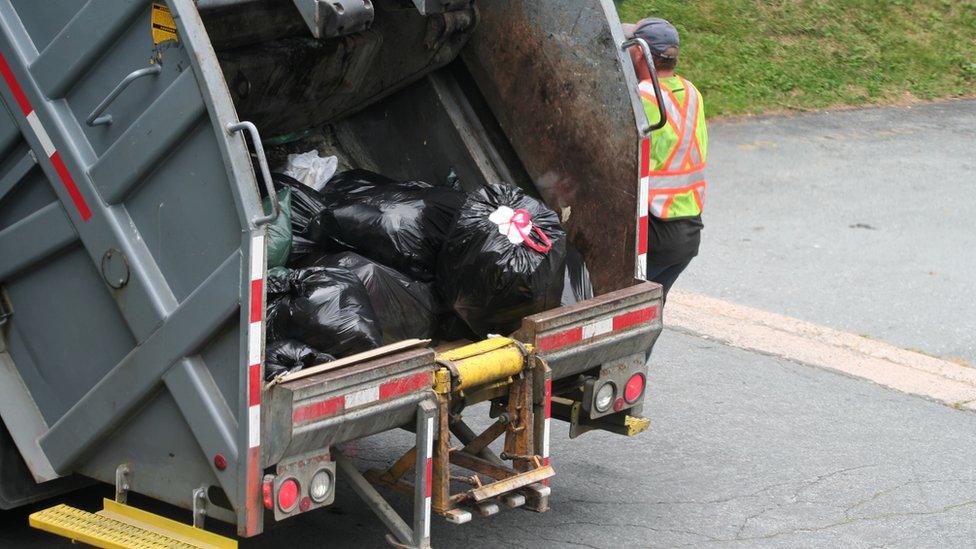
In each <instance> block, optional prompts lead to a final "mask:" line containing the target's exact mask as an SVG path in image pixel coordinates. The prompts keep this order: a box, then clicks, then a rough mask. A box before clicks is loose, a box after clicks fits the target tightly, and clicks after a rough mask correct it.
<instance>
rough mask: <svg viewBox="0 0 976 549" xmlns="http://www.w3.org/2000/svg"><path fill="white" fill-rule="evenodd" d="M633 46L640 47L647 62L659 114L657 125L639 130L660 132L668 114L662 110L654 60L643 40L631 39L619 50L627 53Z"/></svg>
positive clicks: (662, 96)
mask: <svg viewBox="0 0 976 549" xmlns="http://www.w3.org/2000/svg"><path fill="white" fill-rule="evenodd" d="M634 46H640V49H641V51H642V52H644V61H645V62H647V70H649V71H650V72H651V85H653V86H654V97H655V98H656V99H657V110H658V112H660V113H661V119H660V120H658V122H657V124H654V125H653V126H649V127H646V128H641V133H642V134H644V135H648V134H649V133H651V132H652V131H654V130H660V129H661V128H663V127H664V125H665V124H667V123H668V112H667V110H666V109H665V108H664V95H662V94H661V82H659V81H658V79H657V69H655V68H654V60H653V58H652V57H651V48H650V47H649V46H648V45H647V41H645V40H644V39H643V38H631V39H630V40H627V41H626V42H624V43H623V44H621V45H620V49H622V50H624V51H627V50H629V49H630V48H632V47H634Z"/></svg>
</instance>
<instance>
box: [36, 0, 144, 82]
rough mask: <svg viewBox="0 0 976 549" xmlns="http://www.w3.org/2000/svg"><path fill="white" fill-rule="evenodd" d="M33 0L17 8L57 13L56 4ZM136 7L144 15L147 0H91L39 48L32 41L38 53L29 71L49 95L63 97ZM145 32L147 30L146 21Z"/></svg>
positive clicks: (115, 38)
mask: <svg viewBox="0 0 976 549" xmlns="http://www.w3.org/2000/svg"><path fill="white" fill-rule="evenodd" d="M37 4H39V3H38V2H35V3H34V4H33V5H31V6H29V7H28V6H24V7H23V8H21V10H18V12H20V11H25V12H27V11H29V12H33V13H32V15H34V16H35V17H41V16H46V15H48V14H52V13H57V12H58V11H59V9H58V8H59V7H60V6H55V5H49V6H48V5H45V6H43V7H41V6H38V5H37ZM140 11H144V12H145V13H146V16H147V18H148V14H149V3H148V2H146V1H145V0H114V1H113V0H92V1H90V2H88V3H87V4H85V6H84V7H83V8H82V9H81V10H80V11H79V12H78V13H77V14H75V16H74V17H73V18H72V19H71V21H69V22H68V24H67V25H66V26H65V27H64V28H63V29H62V30H61V31H60V32H59V33H58V35H57V36H56V37H55V38H54V40H52V41H51V43H50V44H48V45H47V47H45V48H43V50H42V49H41V47H40V46H39V45H38V44H37V43H36V42H35V46H36V47H37V50H38V51H40V52H41V54H40V56H39V57H38V58H37V59H36V60H35V61H34V63H33V64H32V65H31V72H33V73H34V77H35V78H37V81H38V84H40V86H41V89H42V90H43V92H44V94H45V95H46V96H48V97H50V98H60V97H63V96H64V94H65V92H66V91H67V90H68V88H69V87H70V86H71V85H72V84H73V83H74V82H75V80H76V79H77V78H79V77H80V76H81V75H82V74H83V73H84V72H85V71H86V69H88V68H89V67H90V66H91V64H92V63H93V62H95V60H96V59H98V58H99V57H101V56H102V54H104V53H105V50H106V49H107V47H108V46H109V45H110V44H112V43H118V42H121V41H118V36H119V34H120V33H121V32H123V31H125V30H126V29H127V28H128V27H129V22H130V20H131V19H132V18H133V17H134V16H136V15H137V14H138V13H139V12H140ZM22 17H23V16H22ZM145 32H147V33H148V32H149V26H148V24H147V26H146V27H145ZM113 85H114V84H113Z"/></svg>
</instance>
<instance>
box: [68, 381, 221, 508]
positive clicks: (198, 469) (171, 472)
mask: <svg viewBox="0 0 976 549" xmlns="http://www.w3.org/2000/svg"><path fill="white" fill-rule="evenodd" d="M147 433H152V434H155V436H149V437H147V436H146V435H147ZM121 463H129V464H130V465H131V467H132V474H131V476H130V482H129V484H130V487H131V488H132V491H133V492H136V493H139V494H144V495H147V496H150V497H154V498H158V499H161V500H164V501H167V502H169V503H171V504H173V505H177V506H179V507H182V508H184V509H192V507H193V503H192V499H191V498H192V496H193V490H194V489H195V488H199V487H201V486H211V485H216V484H217V479H216V478H215V477H214V475H213V472H212V471H211V470H210V466H209V464H208V460H207V456H205V455H204V454H203V452H202V451H201V450H200V448H199V446H198V445H197V443H196V439H194V437H193V434H192V433H191V432H190V430H189V428H188V427H187V426H186V423H185V422H184V421H183V417H182V415H181V414H180V411H179V409H178V408H177V406H176V404H175V403H174V402H173V397H172V396H170V394H169V393H167V392H166V391H165V390H164V391H160V392H158V393H157V394H156V396H155V397H153V399H152V401H151V402H150V403H149V404H148V405H147V406H145V407H144V408H142V409H141V410H140V411H139V413H138V414H133V415H132V416H131V418H130V421H128V422H127V423H126V424H124V425H122V426H120V427H119V428H118V429H117V430H116V432H115V433H113V437H112V442H111V443H110V444H106V445H104V446H102V447H99V448H98V449H97V453H95V454H93V455H92V457H91V459H90V460H87V461H86V463H85V465H84V466H83V467H82V468H81V469H80V472H81V473H82V474H84V475H87V476H90V477H92V478H96V479H98V480H101V481H103V482H108V483H114V482H115V468H116V467H117V466H118V465H119V464H121ZM207 516H208V517H214V518H217V519H220V520H224V521H231V522H232V521H233V515H232V514H230V513H228V512H223V513H221V512H220V510H219V508H217V507H214V506H210V505H208V506H207ZM185 517H186V519H185V520H186V521H189V519H190V515H189V514H187V515H185Z"/></svg>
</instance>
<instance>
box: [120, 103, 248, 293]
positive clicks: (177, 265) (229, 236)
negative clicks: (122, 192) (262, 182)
mask: <svg viewBox="0 0 976 549" xmlns="http://www.w3.org/2000/svg"><path fill="white" fill-rule="evenodd" d="M219 156H220V151H218V150H217V145H216V143H214V140H213V134H212V133H211V131H210V125H209V122H206V121H205V122H203V123H201V124H199V125H197V127H196V128H194V130H193V131H192V132H191V133H189V134H188V135H187V137H186V140H185V141H184V142H183V143H182V146H181V147H180V148H179V149H177V150H176V151H174V152H173V154H172V155H171V156H169V157H168V158H167V159H166V161H165V163H164V164H163V165H161V166H160V167H159V168H158V169H157V170H156V171H155V172H153V173H152V175H150V176H149V177H148V178H146V180H145V181H144V182H143V184H142V186H141V187H140V188H139V190H138V191H136V192H135V193H134V194H133V195H132V197H131V198H129V200H128V201H127V202H126V204H125V206H126V209H127V210H128V211H129V214H130V215H131V216H132V221H133V222H134V223H135V224H136V227H137V228H138V230H139V234H141V235H142V238H143V240H144V241H145V243H146V246H147V247H148V248H149V250H150V251H151V252H152V254H153V257H154V258H155V260H156V264H157V265H158V267H159V270H160V271H161V272H162V273H163V276H165V277H166V281H167V282H168V283H169V286H170V288H171V289H172V291H173V295H175V296H176V299H177V300H183V299H184V298H185V297H186V296H187V295H189V293H190V292H191V291H193V290H194V289H195V288H196V287H197V286H198V285H200V283H201V282H203V280H204V279H205V278H206V277H208V276H209V275H210V273H212V272H213V271H214V270H215V269H216V268H217V267H218V266H219V265H220V263H221V262H222V261H223V260H224V259H226V258H227V256H228V255H230V253H231V251H232V250H236V249H238V248H239V247H240V239H241V230H240V226H239V225H238V222H237V210H236V209H235V208H234V199H233V196H232V194H231V190H230V188H229V187H228V186H227V184H226V178H227V176H226V175H225V173H224V169H223V166H222V165H220V164H217V163H215V162H212V161H210V160H211V159H213V158H217V157H219Z"/></svg>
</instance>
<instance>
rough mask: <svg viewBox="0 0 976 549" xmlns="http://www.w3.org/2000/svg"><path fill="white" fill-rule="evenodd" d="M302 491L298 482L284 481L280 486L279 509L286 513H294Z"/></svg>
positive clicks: (291, 479) (290, 479)
mask: <svg viewBox="0 0 976 549" xmlns="http://www.w3.org/2000/svg"><path fill="white" fill-rule="evenodd" d="M300 491H301V490H300V489H299V486H298V481H297V480H295V479H293V478H289V479H285V480H284V481H282V482H281V484H279V485H278V498H277V499H278V508H279V509H281V510H282V512H285V513H289V512H291V511H293V510H294V509H295V505H296V504H297V503H298V494H299V493H300Z"/></svg>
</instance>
